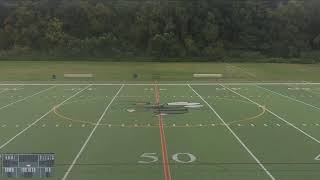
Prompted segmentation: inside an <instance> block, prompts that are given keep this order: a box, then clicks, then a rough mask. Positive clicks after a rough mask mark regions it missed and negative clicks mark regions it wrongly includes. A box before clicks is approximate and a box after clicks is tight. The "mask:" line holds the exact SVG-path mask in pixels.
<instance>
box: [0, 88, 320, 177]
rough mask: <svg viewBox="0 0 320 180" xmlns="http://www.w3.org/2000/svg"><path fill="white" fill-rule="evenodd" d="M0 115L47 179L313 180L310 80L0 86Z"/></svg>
mask: <svg viewBox="0 0 320 180" xmlns="http://www.w3.org/2000/svg"><path fill="white" fill-rule="evenodd" d="M0 118H1V121H0V137H1V138H0V153H55V167H54V175H53V176H52V177H50V179H52V180H56V179H57V180H89V179H111V180H128V179H130V180H142V179H150V180H268V179H269V180H270V179H271V180H274V179H279V180H301V179H305V180H319V179H320V119H319V118H320V83H221V84H216V83H211V84H210V83H202V84H201V83H193V84H187V83H180V84H160V83H159V84H157V83H150V84H147V83H146V84H50V83H49V84H0ZM2 171H3V170H2ZM2 174H3V172H2ZM4 175H5V174H4ZM0 179H10V178H6V177H5V176H2V177H0ZM34 179H39V178H34Z"/></svg>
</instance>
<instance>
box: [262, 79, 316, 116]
mask: <svg viewBox="0 0 320 180" xmlns="http://www.w3.org/2000/svg"><path fill="white" fill-rule="evenodd" d="M256 87H258V88H261V89H264V90H266V91H269V92H271V93H273V94H277V95H279V96H282V97H285V98H288V99H290V100H293V101H296V102H299V103H302V104H304V105H307V106H310V107H313V108H315V109H318V110H320V108H319V107H317V106H314V105H312V104H309V103H306V102H304V101H301V100H298V99H295V98H292V97H289V96H286V95H284V94H281V93H279V92H276V91H272V90H270V89H268V88H265V87H261V86H258V85H256Z"/></svg>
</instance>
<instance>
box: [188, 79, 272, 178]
mask: <svg viewBox="0 0 320 180" xmlns="http://www.w3.org/2000/svg"><path fill="white" fill-rule="evenodd" d="M188 86H189V88H190V89H191V90H192V91H193V92H194V93H195V94H197V96H198V97H199V98H200V99H201V100H202V101H203V102H205V103H206V104H207V106H208V107H209V108H210V109H211V110H212V111H213V112H214V114H215V115H216V116H217V117H218V118H219V119H220V121H221V122H222V123H223V124H224V126H225V127H227V129H228V130H229V131H230V133H231V134H232V135H233V136H234V137H235V138H236V139H237V140H238V142H239V143H240V144H241V145H242V147H243V148H244V149H245V150H246V151H247V152H248V153H249V154H250V156H251V157H252V158H253V159H254V160H255V161H256V162H257V163H258V165H259V166H260V167H261V169H263V170H264V172H265V173H266V174H267V175H268V176H269V177H270V179H272V180H275V178H274V177H273V175H272V174H271V173H270V172H269V171H268V169H267V168H265V167H264V165H263V164H262V163H261V162H260V160H259V159H258V158H257V157H256V156H255V155H254V154H253V153H252V152H251V150H250V149H249V148H248V147H247V146H246V145H245V144H244V143H243V142H242V140H241V139H240V138H239V137H238V135H237V134H236V133H235V132H234V131H233V130H232V129H231V128H230V127H229V125H228V124H227V123H226V122H225V121H224V120H223V119H222V117H221V116H220V115H219V114H218V113H217V112H216V111H215V110H214V109H213V108H212V106H211V105H210V104H209V103H208V102H207V101H206V100H205V99H204V98H203V97H202V96H201V95H200V94H199V93H198V92H197V91H195V90H194V89H193V88H192V87H191V86H190V85H188Z"/></svg>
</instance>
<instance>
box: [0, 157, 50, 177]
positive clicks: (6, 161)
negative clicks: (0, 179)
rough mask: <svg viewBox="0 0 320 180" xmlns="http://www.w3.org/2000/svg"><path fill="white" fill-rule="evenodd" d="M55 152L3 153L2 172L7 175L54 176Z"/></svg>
mask: <svg viewBox="0 0 320 180" xmlns="http://www.w3.org/2000/svg"><path fill="white" fill-rule="evenodd" d="M54 160H55V157H54V154H53V153H32V154H2V155H1V162H2V163H1V174H2V176H5V177H15V178H16V177H29V178H30V177H37V178H47V177H51V176H53V168H54Z"/></svg>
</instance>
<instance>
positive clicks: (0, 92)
mask: <svg viewBox="0 0 320 180" xmlns="http://www.w3.org/2000/svg"><path fill="white" fill-rule="evenodd" d="M0 85H1V84H0ZM19 86H20V87H23V86H25V85H19ZM19 86H18V87H16V88H20V87H19ZM6 91H9V89H4V90H2V91H0V94H2V93H4V92H6Z"/></svg>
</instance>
